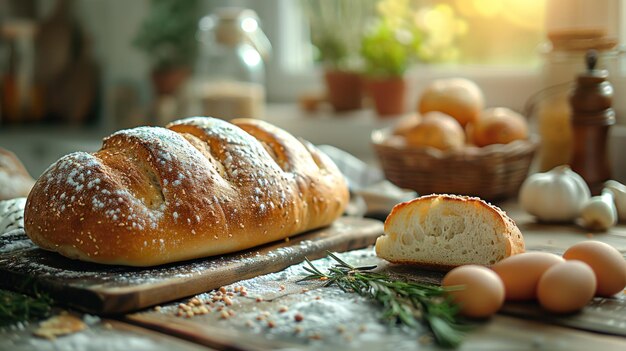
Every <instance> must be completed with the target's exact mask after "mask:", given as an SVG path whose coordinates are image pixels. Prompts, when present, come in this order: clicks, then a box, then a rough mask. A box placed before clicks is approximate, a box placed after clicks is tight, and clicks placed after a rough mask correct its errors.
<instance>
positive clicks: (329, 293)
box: [157, 248, 432, 350]
mask: <svg viewBox="0 0 626 351" xmlns="http://www.w3.org/2000/svg"><path fill="white" fill-rule="evenodd" d="M340 256H341V257H342V258H343V259H344V260H346V261H347V262H349V263H351V264H354V265H369V264H379V263H380V261H379V260H378V258H376V255H375V253H374V250H373V249H372V248H368V249H363V250H356V251H351V252H348V253H342V254H340ZM314 264H315V266H316V267H318V268H319V269H320V270H326V269H327V268H329V267H330V266H331V265H332V264H334V263H333V262H332V261H331V260H329V259H320V260H316V261H314ZM303 267H304V265H303V264H297V265H293V266H291V267H289V268H287V269H285V270H283V271H281V272H277V273H272V274H266V275H263V276H259V277H256V278H253V279H248V280H244V281H241V282H238V283H236V284H233V285H229V286H225V287H223V288H221V289H220V290H221V291H220V290H217V291H212V292H210V293H206V294H201V295H198V296H196V297H194V298H192V299H191V300H189V301H187V303H181V304H179V305H177V306H175V305H171V306H165V307H159V308H158V309H157V311H158V312H159V313H167V314H175V315H177V316H179V317H182V318H185V319H189V321H190V322H192V323H198V324H205V323H209V324H210V325H211V326H212V327H215V328H218V329H219V328H223V329H224V330H230V331H232V330H233V329H235V330H237V331H238V332H239V333H242V334H243V335H249V336H251V337H253V338H264V339H267V340H275V341H278V342H287V343H291V344H296V345H301V346H302V347H305V348H308V349H337V348H340V349H353V350H356V349H362V348H364V347H366V348H367V349H381V350H382V349H396V350H398V349H407V350H409V349H415V348H416V346H417V345H418V343H420V341H419V340H421V339H420V338H421V337H423V336H424V335H427V334H426V330H420V329H410V328H406V327H402V326H398V325H388V324H386V323H385V322H381V321H380V318H381V317H382V315H381V309H380V307H379V306H378V305H376V304H375V303H373V302H371V301H370V300H369V299H367V298H363V297H361V296H359V295H356V294H351V293H345V292H343V291H342V290H340V289H339V288H337V287H324V288H322V287H321V282H319V281H312V282H298V281H299V280H300V279H301V278H302V277H304V276H305V275H306V271H305V270H304V268H303ZM242 290H243V291H245V295H241V294H240V292H241V291H242ZM225 301H226V302H225ZM431 342H432V340H431Z"/></svg>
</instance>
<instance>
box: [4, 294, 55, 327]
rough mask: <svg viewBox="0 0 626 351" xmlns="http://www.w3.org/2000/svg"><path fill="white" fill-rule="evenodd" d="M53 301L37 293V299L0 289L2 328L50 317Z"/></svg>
mask: <svg viewBox="0 0 626 351" xmlns="http://www.w3.org/2000/svg"><path fill="white" fill-rule="evenodd" d="M52 303H53V300H52V298H50V297H49V296H48V295H46V294H44V293H40V292H35V297H30V296H27V295H23V294H20V293H16V292H12V291H8V290H2V289H0V326H9V325H12V324H15V323H18V322H25V321H28V320H31V319H41V318H45V317H47V316H49V315H50V311H51V309H52Z"/></svg>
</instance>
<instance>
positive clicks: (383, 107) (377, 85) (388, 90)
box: [365, 77, 406, 117]
mask: <svg viewBox="0 0 626 351" xmlns="http://www.w3.org/2000/svg"><path fill="white" fill-rule="evenodd" d="M365 86H366V88H367V93H368V95H369V96H370V97H371V98H372V100H373V101H374V106H375V108H376V112H377V113H378V116H380V117H393V116H398V115H401V114H403V113H404V108H405V99H406V81H405V79H404V77H390V78H368V79H367V80H366V81H365Z"/></svg>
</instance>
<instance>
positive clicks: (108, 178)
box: [25, 117, 349, 266]
mask: <svg viewBox="0 0 626 351" xmlns="http://www.w3.org/2000/svg"><path fill="white" fill-rule="evenodd" d="M348 198H349V195H348V188H347V184H346V182H345V180H344V178H343V176H342V174H341V173H340V172H339V171H338V169H337V167H336V166H335V165H334V164H333V163H332V161H331V160H330V159H329V158H328V157H327V156H326V155H324V154H323V153H321V152H320V151H318V150H317V149H316V148H315V147H314V146H313V145H311V144H310V143H308V142H306V141H302V140H299V139H296V138H295V137H293V136H292V135H290V134H289V133H287V132H285V131H284V130H281V129H279V128H277V127H275V126H273V125H271V124H269V123H266V122H263V121H260V120H252V119H236V120H232V121H231V122H230V123H229V122H225V121H223V120H219V119H214V118H209V117H192V118H187V119H183V120H179V121H175V122H173V123H171V124H169V125H168V126H167V128H158V127H139V128H134V129H129V130H123V131H120V132H117V133H115V134H113V135H112V136H110V137H108V138H106V139H105V140H104V143H103V146H102V149H101V150H99V151H97V152H96V153H93V154H89V153H84V152H77V153H73V154H70V155H67V156H65V157H63V158H61V159H60V160H59V161H57V162H56V163H55V164H53V165H52V166H51V167H50V168H49V169H48V170H47V171H46V172H45V173H44V174H43V175H42V176H41V177H40V178H39V179H38V180H37V183H36V184H35V186H34V187H33V190H32V192H31V193H30V195H29V197H28V201H27V204H26V210H25V230H26V233H27V235H28V236H29V237H30V238H31V239H32V240H33V242H35V243H36V244H37V245H39V246H40V247H42V248H44V249H47V250H51V251H56V252H59V253H61V254H62V255H64V256H67V257H70V258H75V259H80V260H84V261H91V262H98V263H104V264H120V265H130V266H151V265H159V264H164V263H168V262H175V261H181V260H188V259H193V258H198V257H205V256H212V255H220V254H226V253H231V252H235V251H239V250H242V249H246V248H250V247H253V246H257V245H261V244H264V243H268V242H271V241H275V240H279V239H284V238H287V237H289V236H292V235H295V234H298V233H302V232H304V231H308V230H311V229H315V228H319V227H322V226H326V225H329V224H330V223H332V222H333V221H334V220H335V219H336V218H337V217H339V216H340V215H341V214H342V213H343V210H344V208H345V207H346V205H347V202H348Z"/></svg>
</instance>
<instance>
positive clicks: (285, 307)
mask: <svg viewBox="0 0 626 351" xmlns="http://www.w3.org/2000/svg"><path fill="white" fill-rule="evenodd" d="M287 311H289V308H288V307H287V306H280V307H278V312H279V313H285V312H287Z"/></svg>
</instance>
